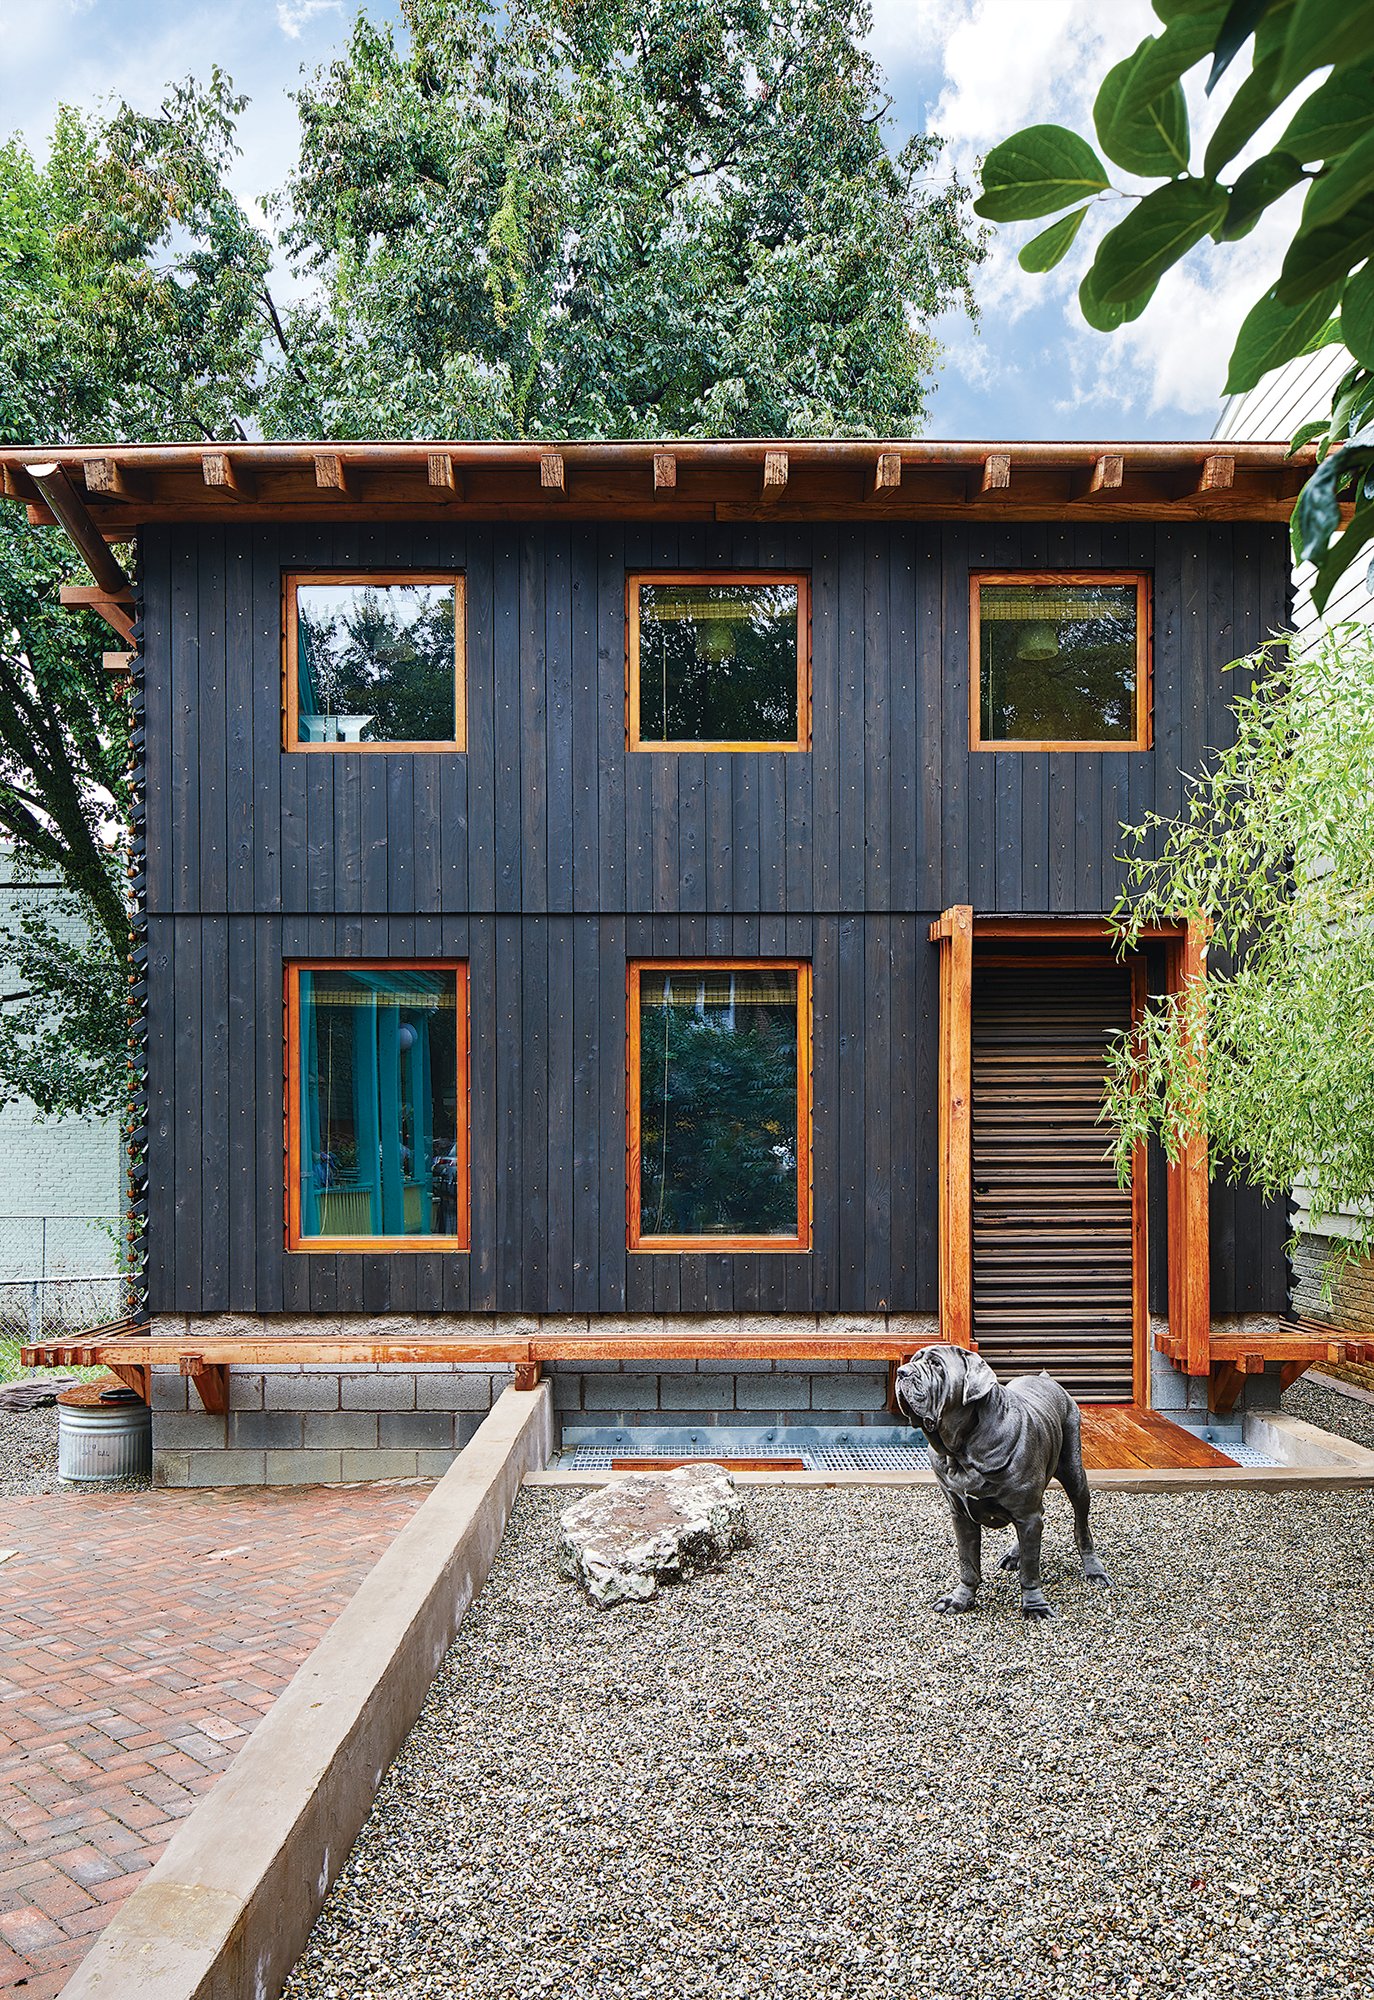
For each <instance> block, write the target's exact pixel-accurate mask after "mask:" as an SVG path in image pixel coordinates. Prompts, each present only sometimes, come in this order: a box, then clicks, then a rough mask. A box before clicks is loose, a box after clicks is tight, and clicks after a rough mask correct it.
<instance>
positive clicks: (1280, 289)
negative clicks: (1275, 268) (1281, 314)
mask: <svg viewBox="0 0 1374 2000" xmlns="http://www.w3.org/2000/svg"><path fill="white" fill-rule="evenodd" d="M1371 250H1374V197H1368V196H1367V197H1366V198H1365V199H1364V200H1363V201H1358V202H1356V204H1355V206H1354V207H1353V208H1351V209H1349V210H1347V212H1346V213H1345V214H1344V215H1343V216H1341V217H1340V219H1339V220H1338V221H1336V222H1333V223H1330V224H1329V225H1328V226H1327V227H1326V228H1324V229H1307V228H1303V229H1300V230H1299V232H1298V234H1297V235H1296V236H1295V237H1294V238H1293V241H1292V242H1291V243H1290V244H1289V246H1288V255H1287V256H1286V257H1285V258H1284V260H1283V269H1282V270H1281V271H1280V272H1279V281H1278V283H1277V284H1276V285H1275V287H1274V290H1275V292H1276V293H1277V294H1278V296H1279V298H1280V299H1282V301H1283V303H1284V304H1285V305H1290V306H1294V305H1301V304H1302V303H1303V301H1304V300H1305V299H1310V298H1315V297H1316V295H1317V293H1318V292H1322V291H1325V290H1326V288H1327V286H1328V285H1334V284H1335V283H1336V282H1337V281H1338V280H1341V279H1344V278H1346V277H1348V276H1349V274H1350V271H1351V270H1352V269H1353V267H1354V266H1355V265H1356V264H1361V263H1363V262H1364V260H1365V258H1366V257H1367V256H1368V255H1369V253H1370V251H1371Z"/></svg>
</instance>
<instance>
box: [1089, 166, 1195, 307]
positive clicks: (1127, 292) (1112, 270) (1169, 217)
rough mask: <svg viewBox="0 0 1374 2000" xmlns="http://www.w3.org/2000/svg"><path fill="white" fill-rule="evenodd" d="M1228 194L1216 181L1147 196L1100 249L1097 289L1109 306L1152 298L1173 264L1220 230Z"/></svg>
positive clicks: (1171, 186)
mask: <svg viewBox="0 0 1374 2000" xmlns="http://www.w3.org/2000/svg"><path fill="white" fill-rule="evenodd" d="M1225 214H1226V194H1225V191H1224V190H1223V189H1222V188H1219V187H1218V186H1217V185H1216V184H1215V182H1211V181H1193V180H1188V181H1170V182H1169V183H1168V184H1167V185H1166V186H1165V187H1162V188H1156V189H1155V191H1154V193H1153V194H1148V195H1146V197H1145V199H1144V201H1142V202H1141V204H1140V206H1139V207H1138V208H1136V209H1133V210H1132V211H1131V213H1130V214H1129V215H1128V216H1127V217H1126V220H1125V221H1124V222H1119V223H1118V224H1117V226H1116V228H1115V229H1113V230H1112V231H1111V232H1110V234H1109V235H1107V236H1104V237H1103V239H1102V241H1101V243H1100V244H1099V245H1098V250H1097V256H1096V257H1095V258H1094V260H1093V267H1092V268H1093V288H1094V291H1095V292H1096V295H1097V297H1098V298H1100V299H1101V300H1102V302H1103V304H1104V305H1118V304H1120V303H1121V302H1122V301H1123V300H1127V299H1134V298H1137V297H1139V296H1140V295H1141V294H1142V293H1144V294H1146V295H1148V294H1149V293H1150V292H1152V291H1153V290H1154V288H1155V286H1156V285H1157V284H1158V283H1159V280H1160V278H1161V277H1162V276H1163V274H1164V272H1165V271H1167V270H1168V268H1169V266H1170V265H1171V264H1176V263H1177V262H1178V260H1179V258H1180V257H1183V256H1185V255H1186V254H1187V252H1188V251H1189V250H1191V249H1192V247H1193V245H1194V244H1195V243H1200V242H1201V241H1202V239H1203V237H1204V236H1206V235H1207V234H1208V233H1209V232H1210V231H1211V230H1213V229H1214V228H1216V226H1217V224H1218V223H1219V222H1220V221H1221V220H1222V218H1223V216H1224V215H1225Z"/></svg>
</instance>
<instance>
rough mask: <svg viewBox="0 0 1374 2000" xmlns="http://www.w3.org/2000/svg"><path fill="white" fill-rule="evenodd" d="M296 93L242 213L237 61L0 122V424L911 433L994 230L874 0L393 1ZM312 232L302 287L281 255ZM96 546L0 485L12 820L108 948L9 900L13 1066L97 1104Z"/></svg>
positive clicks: (18, 429)
mask: <svg viewBox="0 0 1374 2000" xmlns="http://www.w3.org/2000/svg"><path fill="white" fill-rule="evenodd" d="M402 17H403V18H402V31H401V33H400V34H399V35H397V34H395V33H393V31H391V30H390V29H385V30H384V29H379V28H377V27H374V26H373V25H372V24H371V23H369V22H368V20H367V19H366V18H365V17H364V16H360V17H359V18H358V20H357V22H356V23H355V25H354V27H353V29H352V32H351V34H350V36H349V39H348V42H347V45H346V47H345V49H344V52H343V54H342V55H341V56H340V58H339V60H338V61H337V62H335V63H333V64H332V65H330V66H329V67H328V68H326V69H325V70H324V71H323V72H322V73H321V74H320V75H318V76H317V77H316V78H314V79H313V80H312V81H310V82H309V83H307V84H306V86H305V87H304V89H303V90H302V92H301V93H300V97H299V111H300V144H299V153H298V158H297V161H296V165H295V168H294V171H293V172H292V174H291V176H290V181H289V185H288V188H287V189H286V191H285V192H284V194H283V195H282V197H281V198H280V200H279V202H278V205H277V207H276V208H275V210H274V216H275V225H276V232H277V233H276V234H275V235H273V234H271V233H269V232H268V231H266V230H264V229H263V228H261V227H259V226H258V225H256V224H255V223H254V222H253V220H252V219H251V217H250V216H249V215H248V213H247V212H246V211H245V209H244V208H243V206H242V205H241V204H240V203H239V202H238V201H237V200H236V199H235V198H234V196H233V194H232V193H231V192H230V189H229V185H228V175H229V169H230V166H231V163H232V160H233V157H234V153H235V149H236V137H235V133H236V124H237V119H238V116H239V114H240V112H241V110H242V108H243V100H242V99H241V98H239V97H238V96H236V95H235V93H234V91H233V89H232V86H231V85H230V83H229V82H228V80H227V79H226V78H225V77H223V76H222V75H221V74H220V73H219V72H218V71H213V72H212V73H211V77H210V81H209V83H208V84H206V85H205V86H203V87H202V86H198V85H196V84H194V83H192V82H187V83H185V84H182V85H179V86H177V87H176V88H174V89H172V90H171V91H169V93H168V95H167V97H166V99H165V101H164V102H163V103H162V104H161V105H160V106H159V107H158V108H157V110H156V111H152V112H148V111H142V110H138V109H135V108H132V107H130V106H128V105H120V106H118V107H116V109H115V110H114V111H113V112H112V113H110V114H108V115H101V116H82V115H80V114H78V113H76V112H75V111H71V110H64V111H63V112H62V113H61V115H60V117H59V119H58V121H57V127H56V130H55V133H54V135H53V143H52V147H51V149H50V152H49V154H48V156H47V158H46V160H45V161H44V162H42V163H41V164H40V163H39V162H37V161H35V159H34V158H33V157H31V155H30V154H29V153H28V152H27V151H26V149H25V148H24V147H23V146H21V145H20V144H19V143H18V142H17V141H16V142H11V143H10V144H9V145H6V146H0V437H3V438H4V439H5V440H7V441H9V442H20V443H42V444H57V443H80V442H86V441H97V440H99V441H106V440H110V441H118V440H120V439H135V438H137V439H150V440H156V439H165V438H196V437H204V438H233V437H235V436H241V435H245V434H247V435H261V436H265V437H299V436H310V437H315V438H322V439H324V438H332V439H350V438H358V437H407V436H411V437H416V436H425V435H441V436H445V437H451V438H467V437H516V436H546V437H552V436H563V437H596V436H633V435H648V434H651V433H659V432H662V433H681V434H690V435H698V436H713V435H723V436H738V435H744V434H750V433H755V434H763V433H767V434H769V435H778V436H787V435H794V436H795V435H806V434H808V433H816V432H825V433H846V434H854V435H866V434H870V435H871V434H877V433H883V434H893V433H897V434H907V433H914V432H916V431H919V430H920V428H921V427H922V421H923V415H924V408H925V398H926V395H927V393H928V391H929V388H930V386H931V383H932V381H933V377H934V373H935V369H936V365H937V359H938V349H937V347H936V344H935V341H934V339H933V336H932V334H931V331H930V322H931V320H932V319H933V318H934V316H935V315H936V314H937V313H939V312H941V311H942V310H944V309H945V308H946V307H948V306H949V305H951V304H957V303H959V302H962V303H964V304H965V305H967V306H968V308H969V310H970V311H972V309H973V301H972V295H971V290H970V285H971V278H972V274H973V272H974V269H975V267H976V266H977V264H978V262H979V260H980V258H981V256H982V254H983V249H982V234H981V231H980V229H979V228H978V226H977V225H975V224H974V223H973V222H972V220H971V217H970V214H969V208H968V191H967V190H965V189H964V188H962V187H961V186H960V185H959V183H958V182H957V180H955V179H954V178H953V177H952V176H946V177H945V178H944V180H943V181H941V179H940V177H939V164H938V163H939V154H940V142H939V140H938V139H937V138H935V137H933V136H931V135H921V136H918V137H916V138H914V139H911V140H909V141H908V142H907V143H906V144H905V145H904V146H900V147H898V146H896V145H895V144H894V143H893V140H892V132H891V124H890V120H889V118H888V113H887V104H886V100H885V98H884V95H883V88H882V77H881V74H880V72H879V70H878V68H877V66H876V65H875V64H874V62H873V61H872V59H871V58H870V57H869V56H868V55H867V54H866V53H865V51H864V49H863V46H862V40H863V35H864V33H865V32H866V30H867V28H868V26H869V14H868V11H867V6H866V4H841V5H838V6H834V5H827V4H824V0H640V4H638V5H635V6H628V5H622V4H615V0H611V3H610V4H598V5H590V4H581V3H580V0H526V4H524V5H522V6H521V7H519V8H498V7H493V6H490V5H487V4H486V0H403V7H402ZM284 261H290V262H291V263H292V264H293V265H294V283H293V286H292V287H291V289H292V292H293V299H292V302H291V304H290V305H289V306H287V305H284V304H283V303H282V302H281V300H280V299H279V298H278V297H276V296H274V293H273V290H272V282H271V276H272V273H273V271H274V269H277V268H279V267H280V266H281V265H282V263H283V262H284ZM78 569H79V565H77V564H76V563H75V561H74V558H72V556H71V554H70V551H69V550H68V549H67V548H66V545H65V543H63V542H62V541H61V539H60V538H59V537H58V536H57V535H56V534H55V533H54V532H53V531H52V530H46V529H38V530H34V529H30V528H29V527H28V526H27V525H26V523H25V522H24V520H23V518H22V516H21V515H19V513H18V511H17V510H16V509H14V508H13V507H4V508H0V832H3V833H6V834H8V835H9V836H10V838H11V839H12V840H13V841H14V842H15V843H16V845H17V848H18V851H19V855H20V857H21V861H22V862H23V863H25V864H26V865H29V864H31V865H34V866H37V867H38V868H40V869H42V870H43V871H45V872H47V873H49V874H51V873H53V872H55V873H56V874H57V875H58V876H59V877H60V878H61V880H62V881H63V883H64V884H65V885H66V886H67V888H68V889H69V891H70V893H71V894H72V895H73V896H74V897H75V899H76V901H75V904H74V905H73V908H75V909H77V910H79V911H80V912H81V914H83V915H84V917H85V918H86V919H87V920H88V922H89V924H90V926H91V936H92V942H91V944H90V946H89V948H88V949H87V950H86V951H85V952H80V951H76V950H74V949H73V948H72V947H71V946H70V944H67V945H66V946H63V944H62V943H61V941H60V939H59V937H58V935H57V934H56V933H54V932H53V931H52V930H51V928H50V927H48V928H45V926H44V925H43V924H42V923H36V922H34V921H30V922H28V923H27V924H26V925H24V926H23V927H22V930H21V935H20V937H19V939H18V942H17V946H16V947H15V949H16V950H17V952H18V960H17V973H18V977H17V979H16V980H15V982H14V984H13V988H12V991H11V993H10V994H9V995H7V996H4V997H5V1005H4V1006H3V1008H0V1088H4V1087H9V1088H10V1089H24V1090H26V1091H28V1092H29V1094H31V1095H33V1096H34V1097H36V1098H37V1100H38V1102H39V1103H40V1105H42V1106H43V1107H44V1108H46V1109H51V1110H62V1109H65V1108H78V1107H80V1106H82V1105H107V1104H109V1103H111V1102H113V1101H114V1098H115V1096H116V1095H117V1092H118V1089H119V1085H120V1080H121V1074H122V1062H123V1037H122V1033H121V1032H120V1031H119V1021H120V1015H119V1010H118V1007H117V1006H116V1007H108V1008H102V1007H101V1006H100V1005H98V1004H97V996H98V995H99V994H100V993H101V992H102V991H107V990H108V989H109V987H110V983H111V981H112V980H113V979H115V978H116V977H118V975H119V968H120V967H122V965H123V962H124V959H125V956H126V953H127V942H128V934H127V915H126V910H125V903H124V888H123V883H124V873H123V853H122V845H121V834H122V828H123V825H124V821H125V815H126V812H127V807H128V792H127V776H126V772H127V763H128V726H127V712H126V707H125V699H124V696H123V694H122V692H121V689H120V686H119V683H118V682H117V681H115V680H113V679H112V678H111V677H109V676H107V675H104V674H103V673H102V671H101V667H100V661H99V655H100V652H101V650H102V647H103V645H104V644H106V643H108V633H106V632H105V628H104V627H102V626H101V625H100V623H99V621H97V620H96V619H94V618H93V617H91V616H90V615H89V614H79V615H75V616H73V615H72V614H70V613H66V612H62V611H61V610H59V608H58V602H57V595H58V588H59V585H60V583H61V582H62V581H63V580H64V578H66V577H68V576H73V575H75V574H76V573H77V571H78Z"/></svg>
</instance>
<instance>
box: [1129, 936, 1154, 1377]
mask: <svg viewBox="0 0 1374 2000" xmlns="http://www.w3.org/2000/svg"><path fill="white" fill-rule="evenodd" d="M1147 999H1148V989H1147V983H1146V977H1145V961H1144V959H1143V958H1141V957H1140V956H1139V955H1137V956H1136V957H1135V958H1133V959H1132V960H1131V1026H1132V1028H1133V1029H1137V1028H1139V1026H1140V1022H1141V1018H1142V1016H1143V1015H1144V1012H1145V1006H1146V1002H1147ZM1149 1158H1150V1151H1149V1147H1148V1146H1146V1145H1143V1144H1142V1145H1137V1146H1136V1147H1134V1148H1133V1150H1132V1153H1131V1356H1132V1360H1131V1373H1132V1378H1133V1383H1134V1388H1133V1394H1134V1398H1135V1402H1136V1406H1137V1408H1139V1409H1142V1410H1148V1409H1149V1408H1151V1402H1150V1188H1149V1178H1148V1176H1149Z"/></svg>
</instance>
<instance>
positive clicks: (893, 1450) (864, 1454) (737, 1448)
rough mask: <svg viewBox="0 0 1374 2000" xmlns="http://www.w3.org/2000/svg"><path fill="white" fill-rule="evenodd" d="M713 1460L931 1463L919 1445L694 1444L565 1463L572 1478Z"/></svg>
mask: <svg viewBox="0 0 1374 2000" xmlns="http://www.w3.org/2000/svg"><path fill="white" fill-rule="evenodd" d="M626 1458H633V1459H640V1460H642V1459H646V1458H664V1459H684V1458H700V1459H712V1460H714V1461H716V1462H717V1463H720V1464H729V1462H730V1461H731V1460H732V1459H741V1458H747V1459H749V1460H750V1461H751V1462H754V1463H757V1462H758V1461H759V1460H761V1459H766V1460H772V1459H776V1460H778V1461H780V1462H781V1463H783V1464H786V1465H793V1466H795V1465H796V1463H797V1461H798V1460H799V1459H800V1460H801V1462H802V1464H803V1466H804V1468H805V1470H806V1471H807V1472H925V1471H926V1470H927V1469H928V1467H929V1464H930V1458H929V1455H928V1453H927V1452H926V1450H925V1447H924V1446H922V1445H891V1444H872V1445H795V1444H794V1445H785V1444H779V1445H753V1444H751V1445H747V1446H745V1445H739V1444H731V1445H718V1446H717V1447H716V1448H715V1449H714V1450H712V1448H711V1447H710V1446H709V1445H704V1444H698V1443H696V1442H695V1441H694V1442H693V1443H691V1444H687V1445H682V1444H652V1445H641V1444H615V1445H611V1444H579V1445H575V1446H574V1447H573V1449H572V1450H571V1451H570V1452H567V1453H565V1455H564V1459H563V1463H564V1464H565V1465H566V1466H567V1467H568V1469H569V1470H570V1471H572V1472H605V1471H608V1470H609V1468H610V1467H611V1466H612V1465H614V1464H615V1463H616V1462H617V1461H618V1460H620V1459H626Z"/></svg>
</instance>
